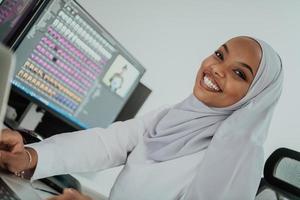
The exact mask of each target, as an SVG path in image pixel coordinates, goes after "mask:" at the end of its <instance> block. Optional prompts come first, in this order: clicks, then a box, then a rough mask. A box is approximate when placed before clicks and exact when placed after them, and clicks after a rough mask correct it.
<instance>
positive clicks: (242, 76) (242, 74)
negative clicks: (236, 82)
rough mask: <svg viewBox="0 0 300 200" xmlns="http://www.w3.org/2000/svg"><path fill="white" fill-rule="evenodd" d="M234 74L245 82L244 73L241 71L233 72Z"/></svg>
mask: <svg viewBox="0 0 300 200" xmlns="http://www.w3.org/2000/svg"><path fill="white" fill-rule="evenodd" d="M234 73H235V74H236V75H238V76H239V77H240V78H241V79H243V80H246V79H247V77H246V75H245V73H244V72H243V71H241V70H234Z"/></svg>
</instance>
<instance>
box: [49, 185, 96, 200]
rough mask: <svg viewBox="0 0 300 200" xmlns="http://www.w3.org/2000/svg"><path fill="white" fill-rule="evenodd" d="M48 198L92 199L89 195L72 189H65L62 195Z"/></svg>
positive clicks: (55, 199) (59, 199)
mask: <svg viewBox="0 0 300 200" xmlns="http://www.w3.org/2000/svg"><path fill="white" fill-rule="evenodd" d="M48 200H92V199H91V198H90V197H88V196H85V195H82V194H80V193H79V192H78V191H76V190H74V189H69V188H68V189H65V190H64V193H63V194H62V195H59V196H56V197H53V198H50V199H48Z"/></svg>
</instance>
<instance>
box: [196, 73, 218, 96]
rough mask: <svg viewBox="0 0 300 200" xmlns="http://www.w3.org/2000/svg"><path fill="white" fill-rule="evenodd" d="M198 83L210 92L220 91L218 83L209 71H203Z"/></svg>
mask: <svg viewBox="0 0 300 200" xmlns="http://www.w3.org/2000/svg"><path fill="white" fill-rule="evenodd" d="M200 85H201V86H202V87H203V88H204V89H206V90H208V91H210V92H222V90H221V88H220V86H219V85H218V83H217V82H216V81H215V80H214V78H213V77H212V76H211V75H210V74H209V73H203V78H202V79H201V80H200Z"/></svg>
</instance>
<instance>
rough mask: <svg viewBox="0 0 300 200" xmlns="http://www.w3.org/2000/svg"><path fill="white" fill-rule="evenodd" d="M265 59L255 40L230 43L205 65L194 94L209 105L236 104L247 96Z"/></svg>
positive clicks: (201, 70)
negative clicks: (262, 57)
mask: <svg viewBox="0 0 300 200" xmlns="http://www.w3.org/2000/svg"><path fill="white" fill-rule="evenodd" d="M261 56H262V52H261V48H260V46H259V44H258V43H257V42H255V41H254V40H252V39H250V38H247V37H236V38H233V39H231V40H229V41H228V42H226V43H225V44H223V45H222V46H221V47H219V48H218V49H217V50H216V51H215V52H214V53H213V54H212V55H211V56H209V57H208V58H206V59H205V60H204V61H203V62H202V64H201V67H200V69H199V71H198V73H197V77H196V83H195V86H194V91H193V92H194V95H195V96H196V97H197V99H199V100H200V101H202V102H203V103H204V104H206V105H207V106H211V107H226V106H230V105H233V104H234V103H236V102H238V101H239V100H240V99H242V98H243V97H244V96H245V95H246V93H247V91H248V89H249V87H250V85H251V83H252V81H253V79H254V77H255V75H256V72H257V70H258V66H259V63H260V60H261Z"/></svg>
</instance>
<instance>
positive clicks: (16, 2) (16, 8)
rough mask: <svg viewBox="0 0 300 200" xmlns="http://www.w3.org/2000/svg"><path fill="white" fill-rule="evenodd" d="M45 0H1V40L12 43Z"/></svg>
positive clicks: (8, 44) (8, 43)
mask: <svg viewBox="0 0 300 200" xmlns="http://www.w3.org/2000/svg"><path fill="white" fill-rule="evenodd" d="M42 2H43V0H0V42H1V43H4V44H5V45H7V46H10V45H11V42H12V41H14V40H15V39H16V38H17V37H18V35H19V34H20V33H21V31H22V30H23V28H24V26H25V25H26V24H27V23H28V20H30V19H31V18H32V15H33V14H34V13H35V11H36V10H38V8H39V7H40V6H41V5H42Z"/></svg>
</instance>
